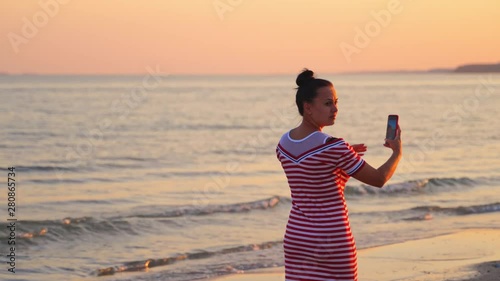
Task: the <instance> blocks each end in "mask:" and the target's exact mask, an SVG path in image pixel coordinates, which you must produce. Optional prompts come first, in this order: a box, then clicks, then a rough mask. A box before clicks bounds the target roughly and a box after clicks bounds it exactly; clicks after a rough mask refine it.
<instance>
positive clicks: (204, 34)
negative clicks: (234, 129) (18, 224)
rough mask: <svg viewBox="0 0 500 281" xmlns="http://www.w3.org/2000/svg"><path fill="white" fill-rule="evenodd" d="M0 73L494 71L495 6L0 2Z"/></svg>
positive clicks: (493, 1)
mask: <svg viewBox="0 0 500 281" xmlns="http://www.w3.org/2000/svg"><path fill="white" fill-rule="evenodd" d="M0 14H1V16H0V35H1V37H0V38H1V39H0V72H8V73H40V74H136V73H144V72H145V69H146V67H147V66H155V65H159V66H160V68H161V69H162V71H163V72H165V73H179V74H181V73H182V74H259V73H262V74H272V73H296V72H297V71H299V70H300V69H301V68H303V67H309V68H311V69H314V70H315V71H319V72H351V71H373V70H403V69H404V70H424V69H429V68H440V67H446V68H452V67H456V66H458V65H460V64H464V63H491V62H499V61H500V36H499V35H500V33H499V28H500V1H498V0H475V1H471V0H439V1H436V0H413V1H411V0H399V1H398V0H353V1H344V0H342V1H340V0H141V1H139V0H36V1H31V0H22V1H20V0H2V1H1V2H0Z"/></svg>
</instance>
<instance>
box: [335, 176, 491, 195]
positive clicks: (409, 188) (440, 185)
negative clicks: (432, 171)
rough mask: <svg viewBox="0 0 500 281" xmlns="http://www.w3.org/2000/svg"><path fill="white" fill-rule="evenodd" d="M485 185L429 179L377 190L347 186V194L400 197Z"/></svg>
mask: <svg viewBox="0 0 500 281" xmlns="http://www.w3.org/2000/svg"><path fill="white" fill-rule="evenodd" d="M480 183H483V180H481V179H471V178H467V177H463V178H429V179H419V180H411V181H406V182H401V183H394V184H389V185H386V186H384V187H382V188H376V187H373V186H369V185H360V186H347V187H346V190H345V193H346V195H348V196H363V195H374V194H375V195H398V194H408V193H428V192H442V191H454V190H462V189H465V188H470V187H471V186H475V185H478V184H480Z"/></svg>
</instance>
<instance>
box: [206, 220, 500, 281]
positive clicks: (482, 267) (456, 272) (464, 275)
mask: <svg viewBox="0 0 500 281" xmlns="http://www.w3.org/2000/svg"><path fill="white" fill-rule="evenodd" d="M358 268H359V269H358V275H359V280H360V281H396V280H405V281H443V280H449V281H451V280H453V281H458V280H460V281H462V280H463V281H465V280H470V281H500V229H473V230H465V231H461V232H458V233H452V234H448V235H442V236H437V237H432V238H426V239H421V240H414V241H407V242H403V243H397V244H392V245H386V246H380V247H375V248H370V249H364V250H360V251H358ZM215 280H217V281H283V280H285V275H284V268H282V267H280V268H271V269H266V270H259V271H252V272H244V273H239V274H234V275H229V276H223V277H219V278H216V279H215Z"/></svg>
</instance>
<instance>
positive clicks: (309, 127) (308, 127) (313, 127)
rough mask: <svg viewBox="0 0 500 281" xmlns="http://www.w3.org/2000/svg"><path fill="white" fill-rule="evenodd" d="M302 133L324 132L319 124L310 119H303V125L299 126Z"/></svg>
mask: <svg viewBox="0 0 500 281" xmlns="http://www.w3.org/2000/svg"><path fill="white" fill-rule="evenodd" d="M298 128H300V130H301V131H305V132H310V133H312V132H314V131H320V132H321V131H322V130H323V126H319V125H318V124H316V122H314V121H313V120H310V119H308V118H303V119H302V123H301V124H300V125H299V127H298Z"/></svg>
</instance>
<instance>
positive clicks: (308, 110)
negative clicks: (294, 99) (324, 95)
mask: <svg viewBox="0 0 500 281" xmlns="http://www.w3.org/2000/svg"><path fill="white" fill-rule="evenodd" d="M311 107H312V104H311V103H308V102H304V113H305V114H306V115H311V114H312V108H311Z"/></svg>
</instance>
